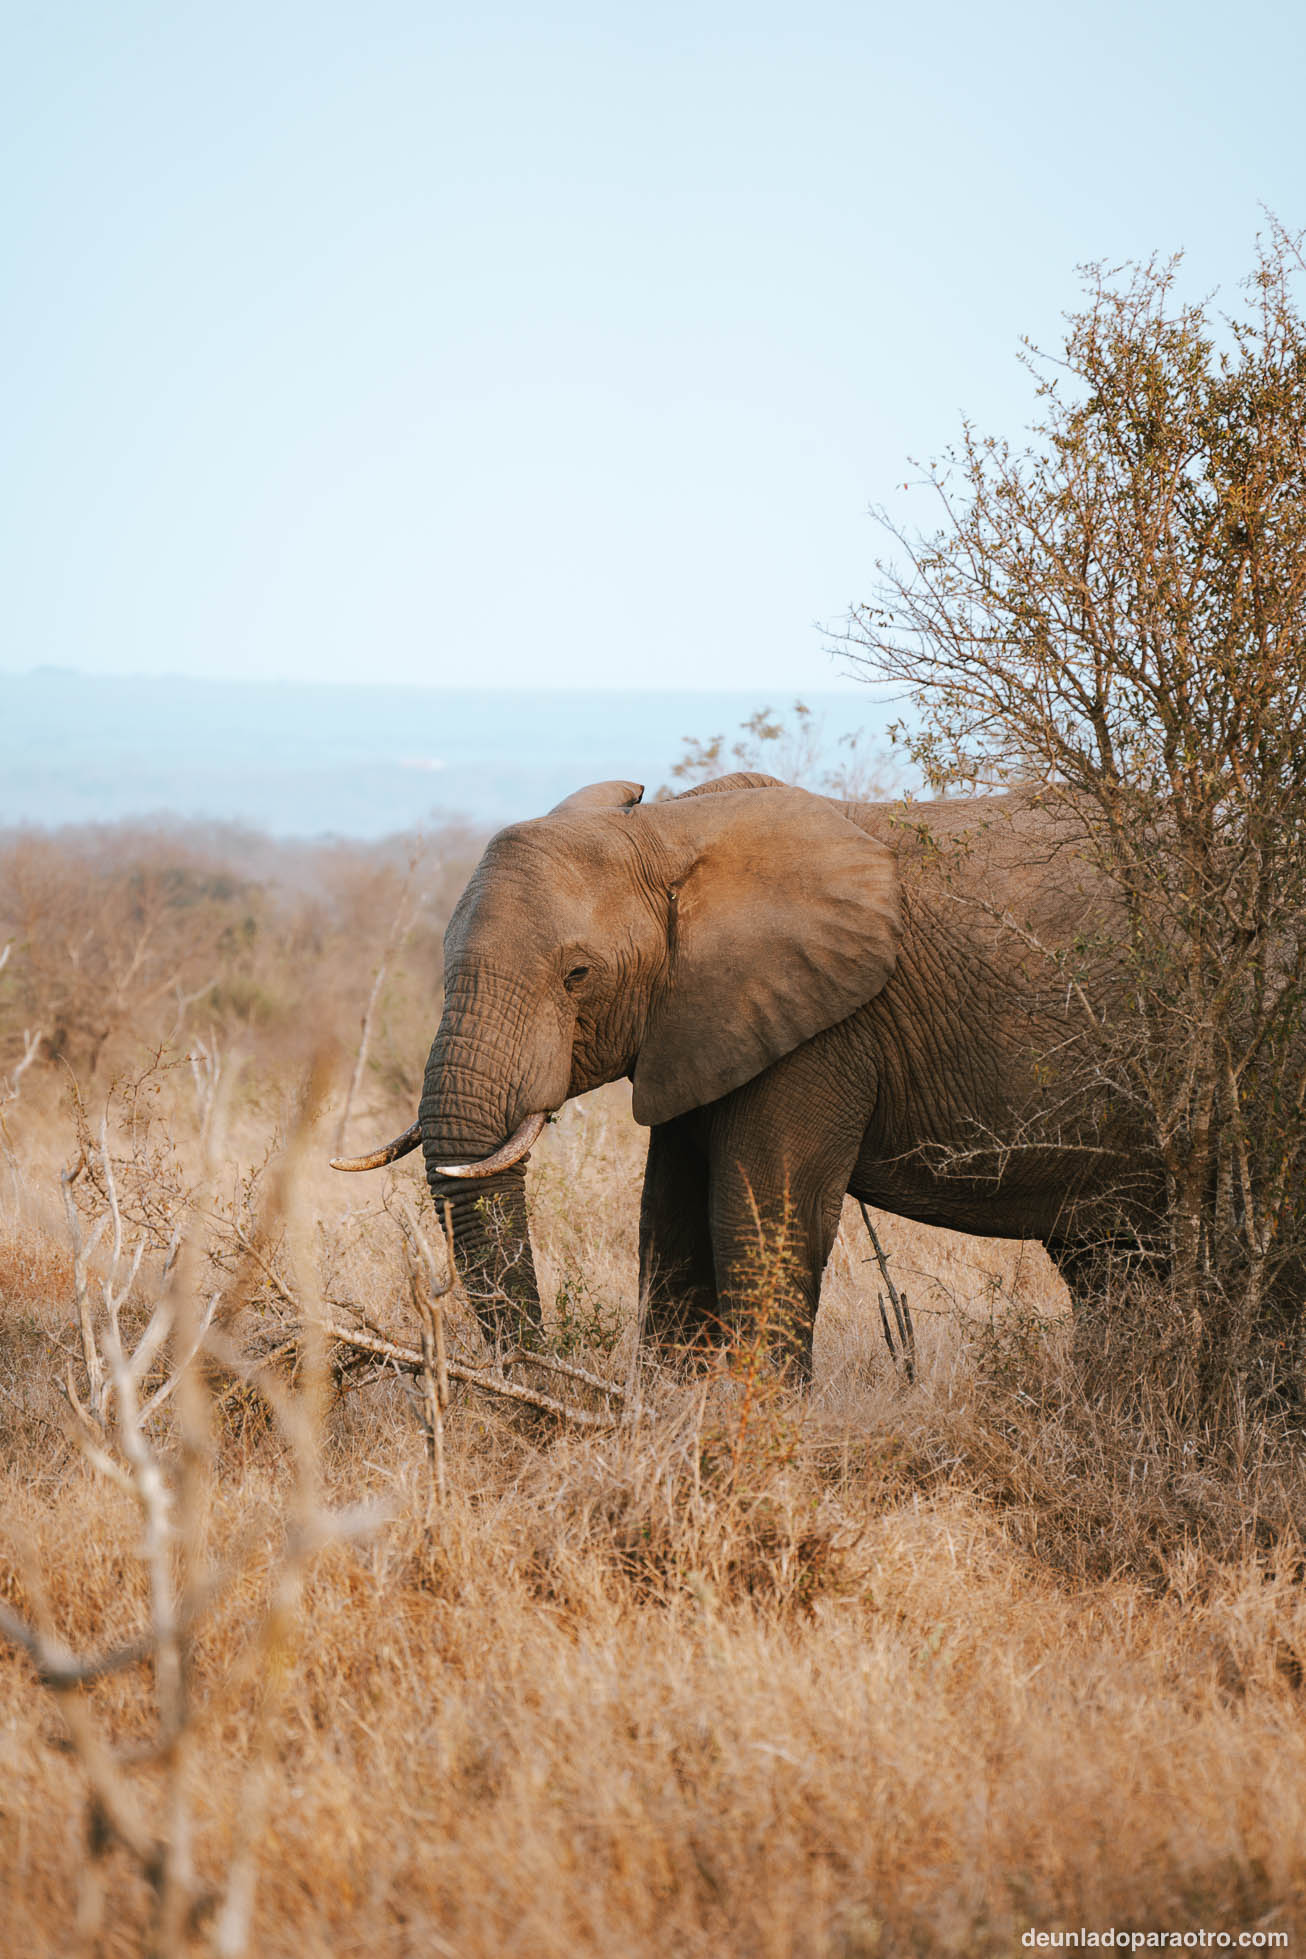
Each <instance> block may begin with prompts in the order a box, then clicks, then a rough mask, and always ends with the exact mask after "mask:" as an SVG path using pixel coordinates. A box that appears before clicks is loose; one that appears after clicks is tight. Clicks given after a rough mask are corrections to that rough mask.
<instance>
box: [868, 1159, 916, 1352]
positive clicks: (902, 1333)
mask: <svg viewBox="0 0 1306 1959" xmlns="http://www.w3.org/2000/svg"><path fill="white" fill-rule="evenodd" d="M857 1202H858V1209H859V1210H860V1211H861V1214H862V1222H863V1224H864V1225H865V1226H866V1230H867V1234H868V1235H869V1237H870V1241H871V1249H872V1251H873V1252H874V1253H875V1262H876V1264H877V1265H878V1266H879V1268H880V1275H881V1277H882V1278H883V1280H884V1283H885V1285H886V1286H887V1287H888V1289H889V1302H890V1304H891V1305H892V1307H893V1317H894V1323H895V1324H896V1326H897V1328H898V1346H897V1347H895V1346H894V1344H893V1335H892V1333H890V1331H889V1315H888V1314H887V1313H886V1312H885V1310H884V1294H883V1293H882V1292H879V1293H877V1294H876V1295H875V1296H876V1298H877V1299H878V1300H879V1303H880V1325H881V1326H882V1327H883V1328H884V1341H885V1345H886V1346H887V1347H888V1349H889V1357H890V1359H891V1360H892V1361H893V1364H894V1366H895V1367H897V1366H898V1365H899V1364H900V1363H901V1366H902V1371H903V1374H904V1376H905V1378H906V1379H907V1380H908V1381H914V1380H915V1379H916V1328H915V1326H914V1325H913V1324H912V1317H911V1308H910V1306H909V1305H908V1304H907V1295H906V1293H905V1292H899V1290H898V1288H897V1286H896V1285H895V1284H894V1283H893V1276H892V1274H891V1273H890V1271H889V1260H888V1258H887V1256H886V1254H885V1251H884V1248H883V1246H882V1245H881V1244H880V1241H879V1239H878V1238H877V1237H876V1235H875V1226H874V1225H873V1224H872V1223H871V1214H870V1212H869V1211H868V1210H867V1208H866V1206H865V1204H863V1203H862V1201H861V1199H860V1198H859V1199H858V1200H857Z"/></svg>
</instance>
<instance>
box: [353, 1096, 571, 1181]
mask: <svg viewBox="0 0 1306 1959" xmlns="http://www.w3.org/2000/svg"><path fill="white" fill-rule="evenodd" d="M551 1120H552V1117H551V1115H550V1113H549V1112H548V1111H547V1110H540V1111H538V1112H537V1113H536V1114H535V1115H532V1116H527V1118H526V1120H525V1122H521V1123H518V1125H517V1127H516V1128H515V1129H514V1130H513V1132H512V1135H511V1136H510V1137H509V1138H508V1140H507V1142H506V1143H501V1144H500V1145H499V1147H498V1149H497V1150H495V1151H494V1152H493V1154H492V1155H490V1156H485V1157H482V1158H481V1160H480V1162H479V1163H438V1164H437V1165H436V1172H437V1174H438V1175H439V1176H441V1177H497V1176H498V1174H499V1172H500V1171H501V1170H511V1168H512V1166H513V1164H514V1163H520V1162H521V1160H522V1158H523V1157H524V1156H525V1155H526V1154H527V1153H528V1152H529V1151H530V1150H532V1149H533V1148H534V1147H535V1144H536V1143H537V1142H538V1140H539V1135H540V1131H541V1130H542V1129H543V1127H544V1125H545V1123H546V1122H549V1121H551ZM421 1140H422V1132H421V1128H420V1127H419V1125H418V1124H417V1123H413V1125H412V1127H411V1128H409V1129H405V1131H404V1133H403V1135H402V1136H396V1137H395V1139H394V1141H393V1142H392V1143H387V1144H386V1145H385V1147H384V1149H379V1150H373V1151H372V1152H371V1154H370V1155H368V1156H333V1157H332V1158H331V1168H332V1169H333V1170H380V1169H381V1168H383V1166H384V1165H385V1164H387V1163H395V1162H397V1161H398V1159H399V1158H400V1157H401V1156H407V1155H408V1153H409V1151H410V1150H415V1149H417V1148H418V1147H419V1145H420V1143H421Z"/></svg>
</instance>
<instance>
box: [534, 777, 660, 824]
mask: <svg viewBox="0 0 1306 1959" xmlns="http://www.w3.org/2000/svg"><path fill="white" fill-rule="evenodd" d="M643 794H644V785H643V783H642V782H591V783H589V784H588V785H587V786H586V787H585V788H584V789H575V790H573V791H572V793H571V795H570V796H564V797H563V799H562V801H561V802H560V803H555V804H554V805H553V808H552V809H551V810H550V811H549V815H550V816H561V815H562V814H563V813H564V812H567V813H570V812H571V811H572V810H581V809H633V808H634V807H635V804H636V803H637V802H638V801H639V800H640V798H641V797H642V796H643Z"/></svg>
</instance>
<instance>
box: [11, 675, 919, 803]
mask: <svg viewBox="0 0 1306 1959" xmlns="http://www.w3.org/2000/svg"><path fill="white" fill-rule="evenodd" d="M0 699H2V700H3V705H4V710H5V711H4V713H3V715H2V716H0V827H15V826H22V825H28V824H35V825H39V826H42V827H54V826H59V825H61V824H65V823H87V822H100V821H122V820H126V819H129V818H139V819H145V818H149V819H155V818H163V819H165V820H166V819H167V818H169V817H174V818H178V819H181V820H184V821H185V820H193V819H194V820H201V821H215V822H234V823H242V824H245V825H248V826H250V827H253V828H257V829H262V830H266V831H268V832H269V833H270V834H272V835H276V836H293V837H310V836H318V835H326V834H336V835H342V836H355V837H376V836H382V835H386V834H389V833H391V832H393V831H396V830H405V829H410V828H412V827H414V826H415V825H420V824H430V823H433V822H435V823H438V822H443V821H450V820H454V821H466V822H469V823H471V824H473V825H477V826H486V825H489V826H495V827H497V826H498V825H500V824H503V823H507V822H512V821H516V820H519V819H521V818H523V817H530V816H538V815H541V814H542V813H543V812H544V811H545V810H546V809H549V808H551V807H552V805H553V804H554V803H556V802H558V801H560V800H561V799H562V797H563V796H565V795H568V794H570V792H571V791H572V790H573V789H577V788H579V787H581V785H582V784H583V783H586V782H594V781H603V780H606V779H609V778H617V779H622V780H636V781H641V782H644V783H645V784H646V786H647V790H648V793H649V794H652V793H653V791H654V790H656V789H657V788H658V787H659V786H660V785H661V784H663V783H670V782H671V781H672V770H673V767H674V765H675V763H676V761H677V760H678V759H679V757H680V755H681V754H682V752H683V749H684V744H685V742H686V740H688V739H693V740H696V741H700V742H706V741H710V740H711V739H712V738H713V737H715V736H717V735H722V736H724V737H725V751H724V754H723V759H722V763H721V767H722V769H723V770H724V769H728V768H730V767H732V766H738V764H737V763H736V762H734V761H733V759H732V757H731V754H730V749H731V746H732V744H733V743H734V742H735V741H737V740H738V739H740V736H741V724H742V723H743V722H744V721H746V720H747V719H748V717H749V716H751V715H753V714H756V713H757V712H758V711H759V710H760V709H767V710H769V711H770V712H771V713H772V714H773V715H774V716H775V717H777V718H778V719H779V720H780V721H782V722H785V723H788V724H791V725H792V724H793V723H794V720H795V716H794V713H793V696H792V695H786V694H783V693H780V692H778V691H775V690H772V691H770V692H766V691H763V690H761V689H755V690H751V691H742V690H739V691H735V690H721V689H671V688H663V689H649V688H627V689H606V690H605V689H599V688H571V689H563V688H552V689H548V688H537V689H522V688H519V689H504V688H493V687H484V688H469V687H439V686H434V685H429V684H428V685H420V684H411V683H409V684H404V683H381V684H377V685H368V684H364V683H360V682H335V683H329V682H325V681H308V680H281V681H277V680H271V679H235V680H222V679H215V678H213V677H211V676H193V675H182V676H177V677H173V678H162V677H160V676H158V675H153V674H146V675H136V676H106V675H91V674H86V673H80V672H77V671H74V670H72V669H70V668H67V667H54V666H46V667H44V668H39V669H35V670H32V671H29V672H28V673H26V674H22V675H9V676H7V677H5V679H4V681H3V686H2V689H0ZM803 699H804V703H805V705H806V706H807V707H808V708H809V709H810V710H811V712H812V720H813V724H814V725H815V726H816V727H817V728H818V729H819V730H820V731H821V734H822V746H823V750H824V753H825V754H826V755H827V756H828V760H829V763H830V765H831V766H834V765H836V764H837V763H838V762H839V761H840V760H841V759H846V758H847V756H848V753H849V751H848V748H847V742H848V739H849V738H851V737H854V736H861V737H862V742H861V749H862V750H863V751H864V750H874V751H876V752H879V751H881V750H887V740H886V737H885V729H886V726H887V723H888V721H889V720H890V719H891V718H893V716H894V715H895V714H896V712H897V711H898V710H897V709H895V708H894V707H893V706H892V705H891V704H890V703H889V702H887V701H886V700H884V699H883V698H880V697H877V695H876V693H875V692H874V691H873V690H872V689H871V688H869V687H863V688H861V689H860V691H859V690H857V689H856V688H854V687H848V688H846V689H844V690H843V691H833V690H824V691H823V690H809V692H808V694H807V695H805V696H804V697H803ZM859 752H861V751H859ZM776 753H777V757H778V754H779V751H778V749H777V751H776Z"/></svg>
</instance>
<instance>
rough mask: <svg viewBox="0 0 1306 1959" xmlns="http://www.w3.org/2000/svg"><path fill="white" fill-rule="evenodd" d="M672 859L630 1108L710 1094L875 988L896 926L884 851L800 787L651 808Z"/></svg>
mask: <svg viewBox="0 0 1306 1959" xmlns="http://www.w3.org/2000/svg"><path fill="white" fill-rule="evenodd" d="M631 820H632V822H638V824H639V826H640V828H641V829H646V830H647V831H648V832H650V842H651V845H652V850H653V852H654V853H655V854H656V855H660V856H661V857H662V860H663V862H664V863H665V864H667V865H668V866H669V867H670V877H669V880H668V881H669V890H668V896H667V913H668V957H667V967H666V978H665V981H664V983H663V985H662V988H661V991H660V993H659V994H658V996H657V997H656V998H655V1001H654V1003H653V1007H652V1010H651V1012H650V1014H649V1017H648V1020H647V1022H646V1025H645V1030H644V1037H643V1040H642V1042H641V1044H640V1050H639V1057H638V1060H637V1062H636V1065H635V1103H634V1108H635V1118H636V1120H637V1121H638V1122H644V1123H649V1124H652V1123H658V1122H667V1121H669V1120H670V1118H671V1117H672V1116H677V1115H683V1113H684V1112H685V1110H687V1109H693V1108H697V1107H699V1106H700V1105H701V1104H702V1103H704V1102H714V1101H715V1100H716V1098H717V1097H718V1096H719V1095H725V1094H727V1093H728V1092H729V1091H730V1090H731V1089H732V1088H738V1087H739V1085H740V1084H741V1083H742V1082H746V1081H750V1080H751V1079H752V1077H753V1076H754V1075H757V1074H760V1073H761V1071H762V1070H763V1069H764V1068H766V1067H769V1066H770V1064H771V1063H772V1062H773V1061H778V1060H779V1058H780V1057H781V1055H785V1054H788V1053H789V1052H790V1051H791V1050H792V1049H793V1048H796V1047H798V1046H800V1045H801V1043H802V1042H803V1041H807V1040H810V1039H811V1037H812V1036H813V1035H814V1034H819V1033H821V1032H822V1031H823V1030H824V1029H825V1028H827V1027H833V1026H834V1025H835V1023H836V1022H837V1021H840V1020H844V1019H846V1018H847V1016H848V1015H849V1014H850V1013H853V1012H854V1011H855V1010H856V1009H857V1008H858V1007H860V1006H862V1005H863V1004H864V1003H865V1002H866V1001H867V1000H870V999H872V998H873V997H874V995H875V994H877V993H878V992H879V990H880V988H881V987H882V986H883V985H884V982H885V981H886V979H887V978H888V977H889V974H890V973H891V972H892V970H893V965H894V961H895V959H896V957H897V949H898V939H899V936H900V926H899V918H898V880H897V869H896V864H895V860H894V856H893V853H892V851H890V850H888V849H886V848H885V846H884V845H883V844H882V843H879V842H877V841H876V840H875V838H873V837H869V836H867V835H866V833H865V832H864V831H862V830H859V829H858V828H857V827H856V826H855V825H854V824H852V823H849V822H848V821H847V819H846V818H845V817H843V816H841V815H840V814H839V812H838V811H837V810H836V809H835V808H834V807H833V805H832V804H830V803H829V802H826V801H825V800H824V799H823V798H821V797H819V796H809V795H808V794H807V792H806V791H805V790H802V789H784V788H777V789H752V788H750V789H741V790H739V791H738V792H737V793H730V792H726V793H723V794H720V795H707V796H702V797H695V798H692V799H691V798H688V797H686V798H681V799H677V800H675V801H673V802H667V803H655V804H651V805H646V806H645V807H644V808H643V809H642V810H640V811H639V812H638V814H637V816H636V817H632V819H631Z"/></svg>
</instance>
